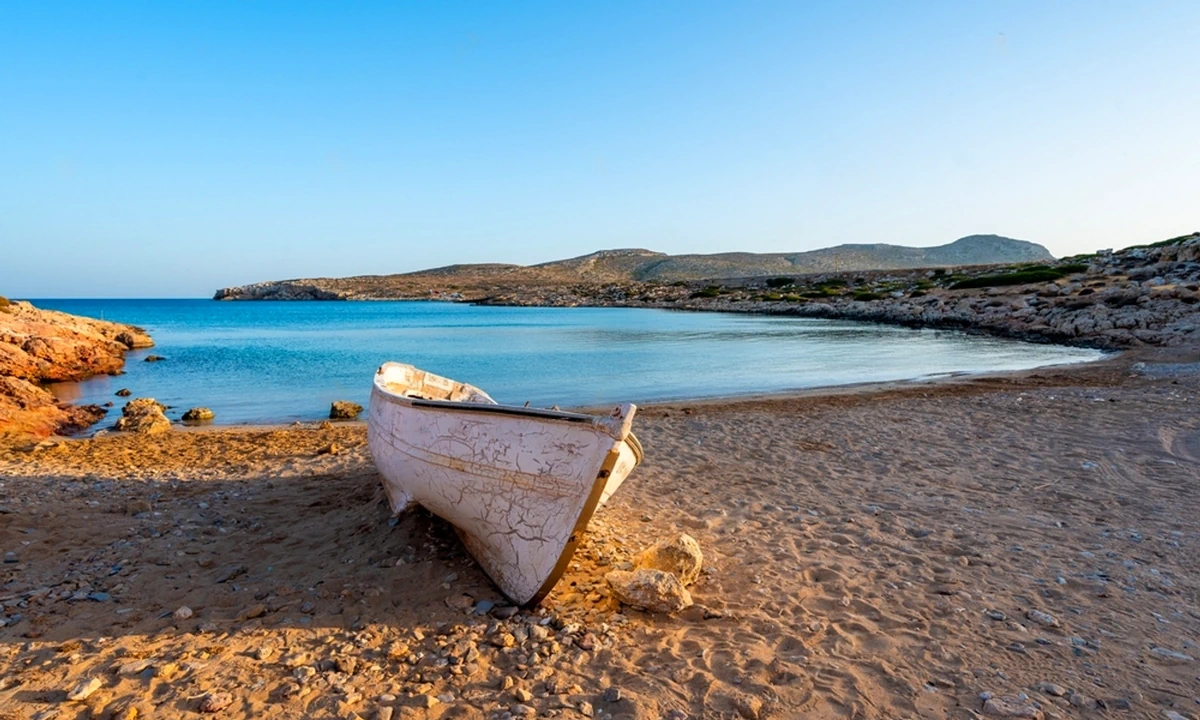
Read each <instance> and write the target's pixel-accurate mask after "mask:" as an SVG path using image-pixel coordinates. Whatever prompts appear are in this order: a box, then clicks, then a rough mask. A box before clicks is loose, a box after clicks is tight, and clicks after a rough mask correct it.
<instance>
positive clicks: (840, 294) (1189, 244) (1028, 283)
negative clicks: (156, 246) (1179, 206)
mask: <svg viewBox="0 0 1200 720" xmlns="http://www.w3.org/2000/svg"><path fill="white" fill-rule="evenodd" d="M973 238H986V243H984V247H982V248H980V247H979V245H980V242H981V241H978V240H973V239H972V238H964V239H962V240H960V241H957V243H959V244H961V243H964V241H970V242H967V245H972V244H974V245H975V246H976V247H975V250H976V251H977V252H976V255H975V257H979V253H986V252H992V253H993V254H994V253H995V252H1002V253H1007V252H1018V253H1027V252H1028V253H1035V254H1036V253H1038V251H1037V250H1030V249H1029V248H1027V247H1025V246H1027V245H1033V244H1032V243H1023V242H1022V241H1013V240H1009V239H1007V238H997V237H996V236H973ZM1010 243H1021V244H1020V245H1016V246H1012V245H1010ZM953 245H954V244H953V243H952V244H951V246H953ZM951 246H943V248H947V247H951ZM842 247H843V248H845V247H847V246H842ZM851 247H858V246H851ZM864 247H877V246H864ZM886 247H893V246H886ZM1033 247H1034V248H1040V251H1041V252H1043V253H1045V256H1046V257H1049V253H1048V252H1045V249H1044V248H1041V246H1033ZM997 248H999V250H997ZM1014 248H1015V250H1014ZM960 249H961V248H960ZM818 252H819V251H818ZM647 253H648V251H641V250H627V251H604V252H601V253H595V254H593V255H591V256H585V257H584V258H575V259H573V260H570V261H561V262H559V263H551V264H550V265H553V266H555V267H554V268H552V269H551V270H546V266H534V267H533V268H521V267H519V266H492V265H487V266H468V265H459V266H450V267H448V268H440V269H437V270H429V271H423V272H419V273H410V274H407V275H399V276H364V277H358V278H342V279H323V280H322V279H318V280H285V281H276V282H265V283H257V284H255V285H251V286H243V287H238V288H224V289H222V290H219V291H217V293H216V294H215V295H214V298H215V299H223V300H252V299H256V300H438V301H446V302H468V303H475V304H480V305H510V306H541V307H646V308H658V309H673V310H690V311H710V312H711V311H717V312H734V313H756V314H766V315H793V316H801V317H816V318H832V319H846V320H862V321H870V322H881V323H887V324H895V325H905V326H911V327H933V328H953V329H959V330H966V331H971V332H982V333H987V334H992V335H996V336H1002V337H1010V338H1018V339H1023V340H1029V341H1037V342H1054V343H1061V344H1067V345H1076V346H1082V347H1093V348H1100V349H1109V350H1112V349H1122V348H1128V347H1135V346H1139V345H1152V346H1178V345H1200V233H1195V234H1191V235H1184V236H1180V237H1176V238H1170V239H1168V240H1164V241H1162V242H1159V243H1154V244H1152V245H1148V246H1142V247H1132V248H1126V249H1124V250H1121V251H1118V252H1108V251H1103V252H1099V253H1095V254H1091V255H1079V256H1073V257H1068V258H1062V259H1059V260H1054V259H1050V260H1048V261H1042V262H1039V261H1027V262H1009V263H1006V264H972V265H960V266H951V267H917V268H904V269H885V270H862V269H851V270H843V271H837V272H815V273H791V274H779V275H765V274H761V269H762V268H761V266H758V265H753V264H754V263H758V262H759V258H761V257H762V256H752V255H749V254H747V256H748V257H749V258H750V259H749V260H747V261H746V264H745V265H744V266H743V267H750V266H752V265H753V267H755V268H756V269H757V270H758V271H759V272H760V274H753V275H745V276H740V277H732V276H728V277H720V278H715V277H714V278H712V279H699V280H673V281H667V280H633V279H629V278H631V277H634V276H635V275H637V272H632V271H631V270H630V268H631V267H632V268H634V269H636V268H645V267H646V256H647ZM651 255H655V256H658V257H660V258H666V257H668V256H661V254H651ZM961 255H962V253H961V252H960V253H959V256H961ZM685 257H688V258H696V257H715V256H685ZM721 257H727V256H721ZM770 257H771V258H772V259H773V260H777V259H778V258H779V257H783V256H770ZM689 262H691V260H689ZM687 267H689V268H693V267H694V266H692V265H688V266H687ZM602 276H605V277H612V276H621V277H622V278H624V279H618V280H608V281H598V280H588V279H587V278H589V277H602ZM666 277H672V276H671V275H667V276H666ZM572 279H573V281H571V280H572Z"/></svg>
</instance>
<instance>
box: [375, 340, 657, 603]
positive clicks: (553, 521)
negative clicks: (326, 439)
mask: <svg viewBox="0 0 1200 720" xmlns="http://www.w3.org/2000/svg"><path fill="white" fill-rule="evenodd" d="M636 410H637V408H636V406H634V405H630V404H625V405H621V406H619V407H617V408H616V409H615V410H613V412H612V414H611V415H609V416H607V417H602V416H596V415H585V414H581V413H572V412H561V411H558V410H541V409H536V408H528V407H513V406H507V405H499V404H497V403H496V401H494V400H492V398H491V397H489V396H488V394H487V393H485V392H483V391H482V390H480V389H479V388H476V387H473V386H471V385H467V384H465V383H460V382H455V381H454V380H450V379H448V378H444V377H439V376H437V375H433V374H431V373H427V372H425V371H423V370H418V369H417V368H415V367H413V366H411V365H402V364H400V363H386V364H385V365H383V366H382V367H381V368H379V371H378V372H377V373H376V374H375V384H374V387H373V388H372V390H371V405H370V410H369V411H368V420H367V428H368V434H367V437H368V441H369V445H370V448H371V455H372V457H374V459H375V465H376V467H377V468H378V469H379V473H380V475H382V476H383V485H384V489H385V490H386V491H387V495H388V499H389V501H390V502H391V506H392V510H393V511H394V512H396V513H399V512H400V511H402V510H404V509H405V508H406V507H408V506H409V505H410V504H411V503H417V504H419V505H421V506H423V507H425V508H427V509H428V510H429V511H430V512H433V513H434V514H436V515H438V516H440V517H442V518H444V519H445V520H447V521H449V522H450V523H451V524H452V525H453V526H454V528H455V529H456V530H457V531H458V536H459V537H460V538H461V539H462V542H463V544H464V545H465V546H466V548H467V550H468V551H469V552H470V553H471V555H473V556H474V557H475V559H476V560H477V561H478V562H479V564H480V565H481V566H482V567H483V569H484V571H485V572H487V574H488V575H489V576H490V577H491V578H492V580H493V581H494V582H495V583H496V585H497V587H499V588H500V590H501V592H503V593H504V594H505V595H506V596H507V597H508V598H509V599H510V600H512V601H513V602H514V603H516V604H518V605H536V604H537V603H538V602H540V601H541V600H542V598H544V597H545V596H546V594H547V593H549V592H550V589H551V588H553V587H554V584H555V583H556V582H558V579H559V578H560V577H561V576H562V574H563V571H564V570H566V568H567V564H568V563H569V562H570V561H571V556H572V555H573V554H574V552H575V546H576V544H577V543H578V542H579V539H580V536H581V534H582V533H583V532H584V531H585V530H586V528H587V524H588V521H589V520H591V517H592V513H594V512H595V511H596V508H597V507H599V506H600V505H602V504H603V503H604V502H605V501H606V500H608V498H609V496H611V495H612V494H613V492H614V491H615V490H616V489H617V488H618V487H620V485H621V483H622V482H624V480H625V478H626V477H627V476H628V475H629V473H630V472H631V471H632V470H633V469H634V468H635V467H637V465H638V464H639V463H640V462H641V461H642V448H641V445H640V444H639V443H638V441H637V438H636V437H634V435H633V433H632V432H630V426H631V425H632V423H633V415H634V413H635V412H636Z"/></svg>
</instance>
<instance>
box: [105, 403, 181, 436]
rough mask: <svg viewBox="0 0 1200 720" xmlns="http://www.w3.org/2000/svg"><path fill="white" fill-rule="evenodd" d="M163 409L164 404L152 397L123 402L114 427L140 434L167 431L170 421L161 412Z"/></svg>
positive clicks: (164, 407)
mask: <svg viewBox="0 0 1200 720" xmlns="http://www.w3.org/2000/svg"><path fill="white" fill-rule="evenodd" d="M165 409H166V406H165V405H163V404H162V403H160V402H158V401H157V400H155V399H154V398H135V399H133V400H130V401H129V402H127V403H125V407H124V408H122V409H121V418H120V419H119V420H117V424H116V425H115V426H114V429H115V430H120V431H121V432H132V433H139V434H142V435H155V434H158V433H164V432H167V431H168V430H170V429H171V421H170V420H168V419H167V416H166V415H164V414H163V410H165Z"/></svg>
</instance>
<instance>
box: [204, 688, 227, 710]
mask: <svg viewBox="0 0 1200 720" xmlns="http://www.w3.org/2000/svg"><path fill="white" fill-rule="evenodd" d="M231 704H233V696H232V695H230V694H229V693H223V692H210V693H208V694H207V695H205V696H204V697H202V698H200V712H202V713H216V712H221V711H222V710H224V709H225V708H227V707H229V706H230V705H231Z"/></svg>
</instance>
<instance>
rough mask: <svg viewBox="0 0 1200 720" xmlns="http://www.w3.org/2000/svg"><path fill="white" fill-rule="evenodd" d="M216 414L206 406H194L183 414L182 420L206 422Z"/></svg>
mask: <svg viewBox="0 0 1200 720" xmlns="http://www.w3.org/2000/svg"><path fill="white" fill-rule="evenodd" d="M214 417H216V415H215V414H214V413H213V411H212V410H209V409H208V408H206V407H194V408H191V409H190V410H188V411H187V412H185V413H184V414H183V421H184V422H207V421H209V420H212V419H213V418H214Z"/></svg>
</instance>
